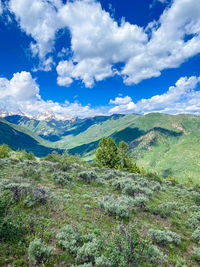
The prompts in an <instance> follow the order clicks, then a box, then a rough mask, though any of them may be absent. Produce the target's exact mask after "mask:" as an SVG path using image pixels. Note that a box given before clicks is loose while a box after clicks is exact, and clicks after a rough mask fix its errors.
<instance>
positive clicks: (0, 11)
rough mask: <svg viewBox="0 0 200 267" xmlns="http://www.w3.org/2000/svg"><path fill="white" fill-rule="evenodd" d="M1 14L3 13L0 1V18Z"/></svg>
mask: <svg viewBox="0 0 200 267" xmlns="http://www.w3.org/2000/svg"><path fill="white" fill-rule="evenodd" d="M2 13H3V6H2V2H1V0H0V16H1V14H2Z"/></svg>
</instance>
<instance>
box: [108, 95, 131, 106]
mask: <svg viewBox="0 0 200 267" xmlns="http://www.w3.org/2000/svg"><path fill="white" fill-rule="evenodd" d="M131 101H132V98H131V97H130V96H125V97H116V98H115V99H114V100H112V99H111V100H110V102H109V103H110V104H116V105H124V104H128V103H130V102H131Z"/></svg>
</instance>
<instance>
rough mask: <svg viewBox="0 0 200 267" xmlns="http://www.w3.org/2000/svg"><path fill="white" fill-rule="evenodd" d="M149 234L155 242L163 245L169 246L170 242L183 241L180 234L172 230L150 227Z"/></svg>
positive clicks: (176, 243) (177, 243) (178, 242)
mask: <svg viewBox="0 0 200 267" xmlns="http://www.w3.org/2000/svg"><path fill="white" fill-rule="evenodd" d="M148 235H149V237H150V238H151V239H152V240H153V241H154V242H155V243H157V244H159V245H161V246H167V245H168V244H170V243H174V244H175V245H179V244H180V242H181V238H180V236H179V235H177V234H176V233H174V232H171V231H161V230H154V229H150V230H149V232H148Z"/></svg>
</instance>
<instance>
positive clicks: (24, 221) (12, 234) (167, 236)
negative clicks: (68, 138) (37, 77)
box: [0, 152, 200, 267]
mask: <svg viewBox="0 0 200 267" xmlns="http://www.w3.org/2000/svg"><path fill="white" fill-rule="evenodd" d="M9 153H11V154H8V156H9V155H10V157H9V158H6V157H5V158H2V159H1V160H0V168H1V172H0V210H1V213H0V214H1V215H0V240H1V242H0V265H1V266H85V267H86V266H87V267H92V266H96V267H116V266H119V267H127V266H198V264H199V263H200V248H199V242H200V230H199V229H200V197H199V196H200V188H199V186H198V185H196V184H194V183H191V182H187V183H185V184H180V183H178V182H177V181H176V180H174V179H171V180H170V179H163V178H162V177H159V176H158V175H156V174H152V173H147V172H146V173H143V174H138V173H131V172H126V171H124V170H123V168H122V169H120V170H116V169H109V168H103V167H99V166H98V165H94V164H93V165H91V164H88V163H87V164H86V163H83V162H82V160H81V159H80V158H77V157H74V156H70V155H69V154H67V153H64V154H62V155H58V154H57V153H52V154H50V155H48V156H47V157H46V158H44V159H40V160H36V159H35V158H34V157H33V158H32V160H27V158H29V156H30V155H27V154H26V153H24V154H23V155H24V157H22V156H20V157H19V156H18V153H19V152H17V153H14V152H9ZM13 153H14V154H13ZM1 155H2V154H1V153H0V156H1ZM4 156H5V155H4ZM101 160H102V157H100V161H101Z"/></svg>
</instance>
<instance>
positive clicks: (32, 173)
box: [22, 167, 41, 181]
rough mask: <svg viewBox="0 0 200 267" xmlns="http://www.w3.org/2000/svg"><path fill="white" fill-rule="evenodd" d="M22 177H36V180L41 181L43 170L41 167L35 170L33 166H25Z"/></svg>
mask: <svg viewBox="0 0 200 267" xmlns="http://www.w3.org/2000/svg"><path fill="white" fill-rule="evenodd" d="M22 177H24V178H31V179H34V180H36V181H40V179H41V171H40V169H38V170H35V169H33V168H32V167H28V168H24V169H23V170H22Z"/></svg>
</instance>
